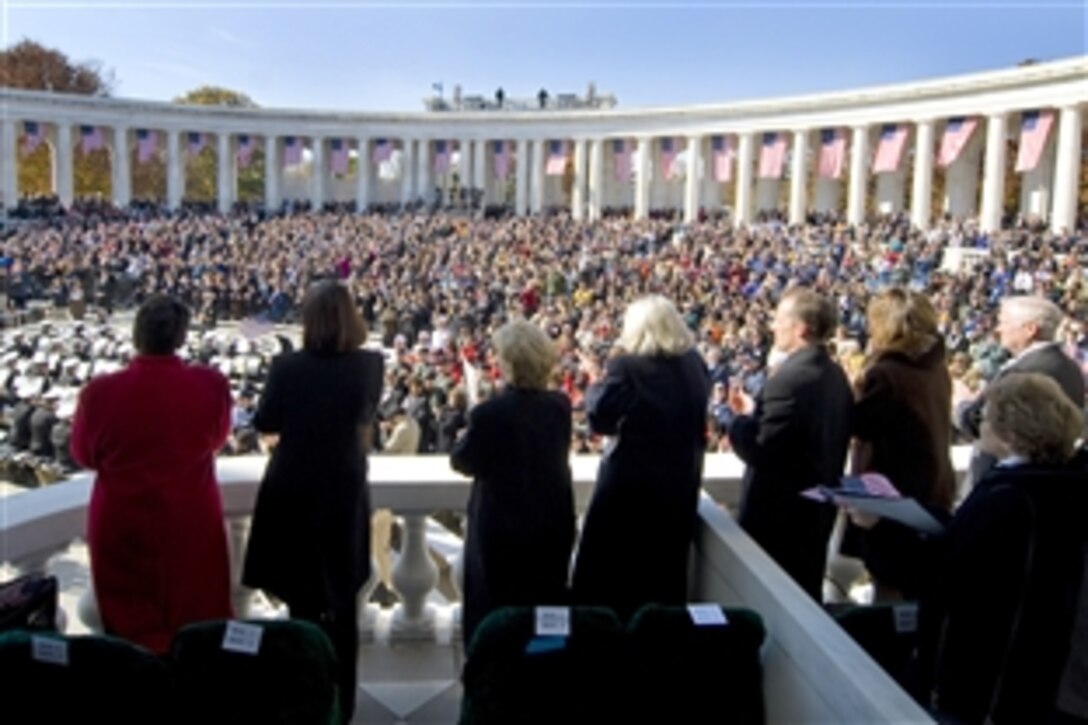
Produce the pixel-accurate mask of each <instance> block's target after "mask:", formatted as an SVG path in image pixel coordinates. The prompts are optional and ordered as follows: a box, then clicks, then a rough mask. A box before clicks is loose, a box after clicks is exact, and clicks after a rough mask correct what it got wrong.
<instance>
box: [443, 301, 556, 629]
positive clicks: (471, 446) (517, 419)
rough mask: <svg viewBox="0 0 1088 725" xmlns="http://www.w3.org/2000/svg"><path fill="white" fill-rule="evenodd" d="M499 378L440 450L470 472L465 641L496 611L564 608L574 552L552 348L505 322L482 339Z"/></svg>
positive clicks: (524, 326) (541, 337) (537, 332)
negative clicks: (551, 385) (447, 448)
mask: <svg viewBox="0 0 1088 725" xmlns="http://www.w3.org/2000/svg"><path fill="white" fill-rule="evenodd" d="M492 342H493V343H494V346H495V355H496V358H497V359H498V362H499V368H500V369H501V370H502V376H503V380H504V382H505V384H504V386H503V388H502V390H501V392H499V393H498V394H497V395H495V396H494V397H492V398H490V399H489V400H487V401H485V402H483V403H480V404H479V405H477V406H476V407H475V408H473V409H472V410H470V411H469V414H468V429H467V430H466V431H465V433H464V435H462V436H461V437H460V438H459V439H458V440H457V442H456V443H455V444H454V446H453V450H452V451H451V452H450V465H451V466H452V467H453V469H454V470H456V471H459V472H461V473H464V474H465V475H468V476H472V477H473V482H472V493H471V494H470V496H469V502H468V531H467V534H466V536H465V587H464V593H465V597H464V606H463V609H462V617H461V624H462V627H461V630H462V633H463V636H464V641H465V644H466V645H467V644H469V643H470V642H471V641H472V635H473V633H474V632H475V631H476V627H477V626H478V625H479V624H480V622H482V621H483V620H484V618H485V617H486V616H487V615H488V614H489V613H491V612H492V611H494V610H495V609H498V608H499V607H504V606H519V605H524V606H529V605H546V604H565V603H566V601H567V578H568V572H569V568H570V552H571V549H572V548H573V547H574V491H573V488H572V487H571V473H570V460H569V451H570V441H571V412H570V401H569V400H568V399H567V397H566V396H565V395H564V394H562V393H560V392H558V391H555V390H548V389H547V387H548V381H549V379H550V378H551V374H552V369H553V368H554V367H555V363H556V357H557V356H556V351H555V347H554V346H553V345H552V342H551V340H549V339H548V336H547V335H546V334H544V332H543V331H542V330H541V329H540V328H539V327H537V326H536V325H534V324H532V323H530V322H527V321H525V320H515V321H513V322H509V323H507V324H505V325H503V326H502V327H500V328H499V329H498V330H497V331H496V332H495V335H494V337H493V338H492Z"/></svg>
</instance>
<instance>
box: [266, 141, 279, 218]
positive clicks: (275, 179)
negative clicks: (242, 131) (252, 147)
mask: <svg viewBox="0 0 1088 725" xmlns="http://www.w3.org/2000/svg"><path fill="white" fill-rule="evenodd" d="M282 172H283V157H282V154H281V153H280V138H279V136H275V135H272V134H266V135H265V137H264V208H265V209H267V210H268V211H274V210H276V209H279V206H280V174H282Z"/></svg>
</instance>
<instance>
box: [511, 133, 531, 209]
mask: <svg viewBox="0 0 1088 725" xmlns="http://www.w3.org/2000/svg"><path fill="white" fill-rule="evenodd" d="M516 164H517V166H516V167H515V171H516V172H517V180H516V182H515V192H514V213H515V214H517V215H518V216H525V215H526V214H527V213H528V212H529V141H528V140H526V139H523V138H519V139H518V145H517V162H516Z"/></svg>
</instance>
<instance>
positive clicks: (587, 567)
mask: <svg viewBox="0 0 1088 725" xmlns="http://www.w3.org/2000/svg"><path fill="white" fill-rule="evenodd" d="M618 347H619V348H620V349H621V351H622V352H623V353H624V354H620V355H617V356H614V357H613V358H612V359H611V360H609V362H608V367H607V374H606V375H605V377H604V379H603V380H601V381H600V382H597V383H595V384H594V385H592V386H591V387H590V389H589V391H588V392H587V393H586V411H587V413H588V415H589V424H590V427H591V428H592V430H593V431H594V432H595V433H598V434H601V435H606V436H613V439H612V441H611V442H610V444H609V445H608V447H607V449H606V452H605V454H604V455H603V456H602V458H601V464H600V468H599V469H598V471H597V486H596V488H595V490H594V492H593V500H592V502H591V503H590V506H589V511H588V512H587V514H586V519H585V524H584V526H583V529H582V538H581V541H580V543H579V545H578V558H577V562H576V564H575V570H574V582H573V584H574V598H575V600H576V601H577V602H579V603H581V604H591V605H604V606H609V607H612V608H613V609H614V610H615V611H616V613H617V614H619V615H620V616H621V617H628V616H630V615H631V614H633V613H634V612H635V611H636V610H637V609H638V608H639V607H640V606H642V605H644V604H648V603H650V602H655V603H660V604H682V603H684V602H685V601H686V599H687V559H688V550H689V548H690V545H691V542H692V538H693V536H694V533H695V522H696V509H697V506H698V500H699V488H700V486H701V485H702V478H703V454H704V452H705V449H706V416H707V405H708V402H709V399H710V377H709V375H708V374H707V368H706V363H705V362H704V361H703V359H702V358H701V357H700V356H699V354H698V353H697V352H696V351H695V349H694V346H693V339H692V335H691V332H690V331H689V330H688V328H687V326H686V325H685V324H684V321H683V320H682V319H681V317H680V315H679V313H677V311H676V308H675V307H674V306H673V304H672V303H671V302H669V301H668V300H667V299H665V298H664V297H656V296H655V297H646V298H643V299H641V300H638V301H636V302H634V303H633V304H632V305H631V306H630V307H629V308H628V310H627V313H626V316H625V318H624V324H623V334H622V335H621V336H620V339H619V342H618ZM583 364H584V365H585V367H586V368H587V372H588V373H589V374H590V376H591V377H592V378H596V377H598V376H599V371H598V370H597V369H596V366H595V365H594V364H593V362H592V361H591V360H589V359H588V358H584V360H583Z"/></svg>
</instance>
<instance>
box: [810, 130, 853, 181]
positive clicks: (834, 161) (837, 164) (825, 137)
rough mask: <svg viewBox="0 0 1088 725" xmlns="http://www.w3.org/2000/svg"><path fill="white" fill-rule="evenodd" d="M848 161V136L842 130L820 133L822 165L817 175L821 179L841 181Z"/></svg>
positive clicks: (820, 164) (822, 131)
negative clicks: (844, 166)
mask: <svg viewBox="0 0 1088 725" xmlns="http://www.w3.org/2000/svg"><path fill="white" fill-rule="evenodd" d="M845 161H846V134H845V133H844V132H843V130H842V129H841V128H825V129H823V130H821V131H820V163H819V168H818V169H817V175H818V176H819V177H820V178H821V179H841V178H842V170H843V165H844V163H845Z"/></svg>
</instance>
